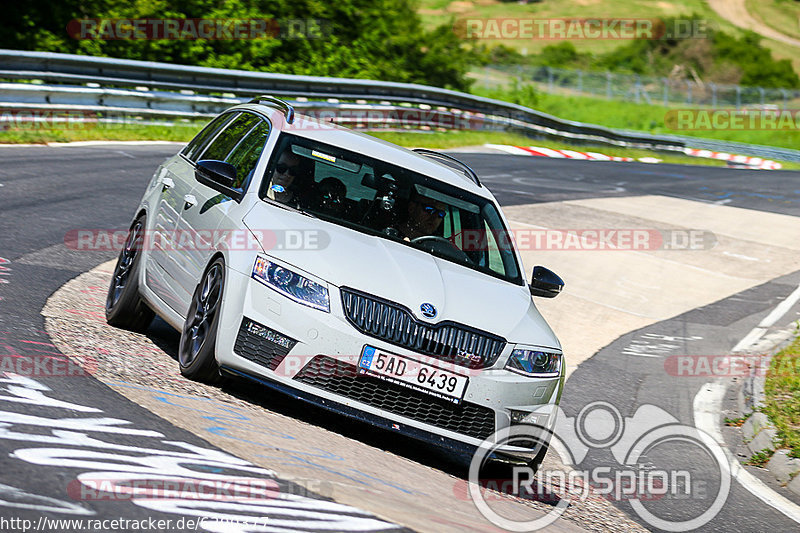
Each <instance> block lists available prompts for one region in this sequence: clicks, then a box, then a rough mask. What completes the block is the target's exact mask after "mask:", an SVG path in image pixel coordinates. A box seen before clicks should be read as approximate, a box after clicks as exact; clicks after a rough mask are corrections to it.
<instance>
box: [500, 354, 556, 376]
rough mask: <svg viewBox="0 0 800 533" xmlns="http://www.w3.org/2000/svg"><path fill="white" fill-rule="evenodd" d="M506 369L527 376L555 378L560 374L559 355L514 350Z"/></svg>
mask: <svg viewBox="0 0 800 533" xmlns="http://www.w3.org/2000/svg"><path fill="white" fill-rule="evenodd" d="M506 368H507V369H508V370H512V371H514V372H518V373H520V374H525V375H528V376H536V377H541V378H551V377H556V376H558V375H559V373H560V372H561V354H559V353H552V352H542V351H538V350H514V351H513V352H511V357H509V358H508V362H507V363H506Z"/></svg>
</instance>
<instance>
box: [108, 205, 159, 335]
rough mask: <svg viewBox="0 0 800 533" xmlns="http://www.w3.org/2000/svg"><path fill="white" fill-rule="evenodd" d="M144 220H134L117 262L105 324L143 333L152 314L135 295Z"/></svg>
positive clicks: (137, 289)
mask: <svg viewBox="0 0 800 533" xmlns="http://www.w3.org/2000/svg"><path fill="white" fill-rule="evenodd" d="M144 222H145V218H144V216H140V217H139V218H137V219H136V221H134V223H133V225H132V226H131V229H130V231H129V232H128V238H127V239H126V240H125V246H124V247H123V248H122V251H121V252H120V254H119V258H118V259H117V266H116V267H114V273H113V274H112V276H111V285H110V286H109V288H108V295H107V296H106V322H108V323H109V324H111V325H112V326H116V327H119V328H125V329H129V330H132V331H144V330H146V329H147V327H148V326H149V325H150V322H152V321H153V317H154V316H155V313H154V312H153V310H152V309H150V308H149V307H148V306H147V304H146V303H144V300H142V298H141V296H140V295H139V265H140V264H141V256H142V242H143V241H144V228H145V224H144Z"/></svg>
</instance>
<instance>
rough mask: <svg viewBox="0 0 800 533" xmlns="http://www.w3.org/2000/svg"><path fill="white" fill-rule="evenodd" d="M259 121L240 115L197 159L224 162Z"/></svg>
mask: <svg viewBox="0 0 800 533" xmlns="http://www.w3.org/2000/svg"><path fill="white" fill-rule="evenodd" d="M259 120H261V119H259V118H258V117H257V116H255V115H251V114H250V113H241V114H240V115H239V116H237V117H236V118H235V119H234V120H232V121H230V123H228V125H227V126H226V127H225V129H224V130H222V132H221V133H220V134H219V135H217V138H216V139H214V140H213V141H211V144H209V145H208V148H206V149H205V151H204V152H203V154H202V155H201V156H200V157H199V158H198V159H214V160H216V161H225V159H226V158H227V157H228V154H229V153H231V150H233V149H234V148H235V147H236V145H237V144H239V143H240V142H241V141H242V140H244V137H245V135H247V133H248V132H249V131H250V130H251V129H253V127H255V125H256V124H258V121H259Z"/></svg>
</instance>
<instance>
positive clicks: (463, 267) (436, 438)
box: [106, 96, 565, 460]
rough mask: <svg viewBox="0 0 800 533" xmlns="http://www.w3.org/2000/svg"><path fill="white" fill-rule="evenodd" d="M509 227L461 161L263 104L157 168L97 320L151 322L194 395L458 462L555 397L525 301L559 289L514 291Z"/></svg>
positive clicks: (553, 361)
mask: <svg viewBox="0 0 800 533" xmlns="http://www.w3.org/2000/svg"><path fill="white" fill-rule="evenodd" d="M507 228H508V224H507V222H506V220H505V218H504V216H503V213H502V211H501V210H500V207H499V206H498V203H497V201H496V200H495V198H494V196H493V195H492V194H491V193H490V192H489V190H488V189H487V188H486V187H484V186H483V185H482V184H481V182H480V180H479V178H478V176H477V175H476V174H475V172H473V171H472V170H471V169H470V168H469V167H467V166H466V165H464V164H463V163H461V162H459V161H458V160H456V159H454V158H452V157H450V156H448V155H445V154H441V153H438V152H433V151H429V150H422V149H420V150H417V151H411V150H407V149H404V148H401V147H398V146H395V145H393V144H390V143H387V142H384V141H381V140H378V139H375V138H373V137H370V136H368V135H365V134H362V133H358V132H355V131H352V130H349V129H346V128H342V127H339V126H335V125H332V124H330V123H326V122H321V121H316V120H313V119H311V118H309V117H304V116H301V115H295V113H294V109H293V108H292V107H291V106H290V105H289V104H287V103H286V102H283V101H281V100H278V99H275V98H272V97H268V96H264V97H259V98H256V99H254V100H252V101H251V102H249V103H247V104H243V105H238V106H235V107H233V108H230V109H228V110H226V111H225V112H223V113H222V114H220V115H219V116H217V117H216V118H215V119H214V120H212V121H211V122H210V123H209V124H208V125H207V126H206V127H205V128H204V129H203V130H202V131H201V132H200V133H199V134H198V135H197V136H196V137H195V138H194V139H193V140H192V141H191V142H189V144H187V145H186V147H185V148H183V149H182V150H181V151H180V152H179V153H178V154H176V155H175V156H173V157H171V158H169V159H168V160H167V161H165V162H164V163H163V164H162V165H161V166H160V167H159V168H158V169H157V171H156V172H155V174H154V176H153V177H152V179H151V181H150V183H149V185H148V186H147V189H146V191H145V193H144V196H143V198H142V200H141V203H140V204H139V206H138V208H137V209H136V212H135V216H134V218H133V222H132V224H131V227H130V231H129V234H128V239H127V242H126V244H125V247H124V249H123V250H122V252H121V253H120V256H119V260H118V262H117V265H116V268H115V270H114V273H113V279H112V282H111V286H110V288H109V292H108V297H107V301H106V317H107V320H108V322H109V324H112V325H115V326H118V327H123V328H127V329H133V330H143V329H145V328H147V326H148V324H149V323H150V321H151V320H152V319H153V317H154V313H155V314H158V315H159V316H160V317H162V318H163V319H164V320H165V321H166V322H168V323H169V324H170V325H172V326H173V327H175V328H176V329H178V330H179V331H180V332H181V338H180V345H179V348H178V352H179V353H178V355H179V364H180V371H181V373H182V374H183V375H184V376H186V377H188V378H190V379H193V380H199V381H205V382H214V381H216V380H218V379H219V378H220V377H221V376H223V375H227V376H238V377H243V378H248V379H251V380H255V381H257V382H259V383H261V384H263V385H264V386H268V387H272V388H274V389H278V390H281V391H284V392H286V393H289V394H290V395H291V396H293V397H295V398H297V399H300V400H303V401H307V402H311V403H313V404H316V405H319V406H321V407H323V408H325V409H330V410H333V411H336V412H339V413H342V414H344V415H348V416H351V417H355V418H357V419H360V420H363V421H366V422H369V423H371V424H374V425H376V426H379V427H382V428H385V429H386V430H388V431H396V432H400V433H403V434H405V435H409V436H412V437H414V438H418V439H422V440H425V441H428V442H432V443H435V444H437V445H439V446H443V447H446V448H449V449H451V450H460V451H469V450H473V451H474V449H475V447H476V446H478V445H479V444H480V443H481V442H482V441H483V440H484V439H487V438H488V437H490V436H491V435H492V434H493V433H494V432H495V431H497V430H499V429H503V428H507V427H509V426H511V425H514V424H522V423H536V424H540V425H541V424H546V425H547V426H550V425H551V424H552V422H554V421H553V420H549V417H552V416H554V415H553V413H554V412H555V409H554V407H555V406H556V405H557V404H558V401H559V398H560V396H561V392H562V389H563V384H564V370H565V364H564V358H563V355H562V351H561V346H560V344H559V341H558V339H557V338H556V336H555V335H554V333H553V331H552V330H551V329H550V327H549V326H548V324H547V323H546V322H545V320H544V319H543V318H542V316H541V315H540V314H539V312H538V311H537V309H536V306H535V305H534V303H533V300H532V298H531V296H532V295H533V296H541V297H553V296H555V295H557V294H558V293H559V292H560V291H561V289H562V287H563V282H562V281H561V279H560V278H559V277H558V276H556V275H555V274H554V273H553V272H551V271H549V270H547V269H546V268H544V267H536V268H534V270H533V275H532V278H531V281H530V282H528V281H527V280H526V275H525V273H524V271H523V267H522V263H521V260H520V256H519V253H518V251H517V250H516V249H515V247H514V245H513V239H511V238H510V235H509V231H508V229H507ZM515 449H516V448H515ZM542 449H543V448H542V447H537V448H536V450H537V452H536V453H530V454H529V456H530V458H531V460H532V459H535V457H533V456H535V455H538V456H539V457H541V455H542V454H541V453H540V452H541V450H542ZM511 451H514V450H511ZM516 451H518V452H519V451H520V450H516ZM523 451H524V450H523ZM527 451H528V452H532V449H531V450H527ZM519 455H520V456H522V457H525V454H524V453H520V454H519Z"/></svg>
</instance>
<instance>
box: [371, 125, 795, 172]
mask: <svg viewBox="0 0 800 533" xmlns="http://www.w3.org/2000/svg"><path fill="white" fill-rule="evenodd" d="M370 135H374V136H375V137H378V138H381V139H384V140H386V141H389V142H391V143H394V144H399V145H400V146H406V147H408V148H417V147H423V146H424V147H425V148H432V149H434V150H435V149H446V148H456V147H459V146H477V145H482V144H485V143H491V144H510V145H513V146H541V147H544V148H554V149H561V148H566V149H569V150H577V151H579V152H587V151H588V152H600V153H601V154H605V155H610V156H619V157H633V158H635V159H638V158H640V157H655V158H658V159H661V160H662V162H664V163H674V164H678V165H704V166H725V163H724V162H723V161H717V160H714V159H702V158H699V157H689V156H686V155H682V154H670V153H664V152H654V151H651V150H638V149H631V148H620V147H616V146H596V145H591V146H590V145H580V144H578V145H576V144H566V143H564V142H560V141H556V140H547V139H531V138H530V137H525V136H524V135H520V134H514V133H505V132H472V131H463V132H462V131H449V132H436V133H410V132H409V133H405V132H372V133H370ZM787 164H788V165H792V166H793V168H796V169H800V163H797V164H792V163H787ZM786 168H789V167H786Z"/></svg>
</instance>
